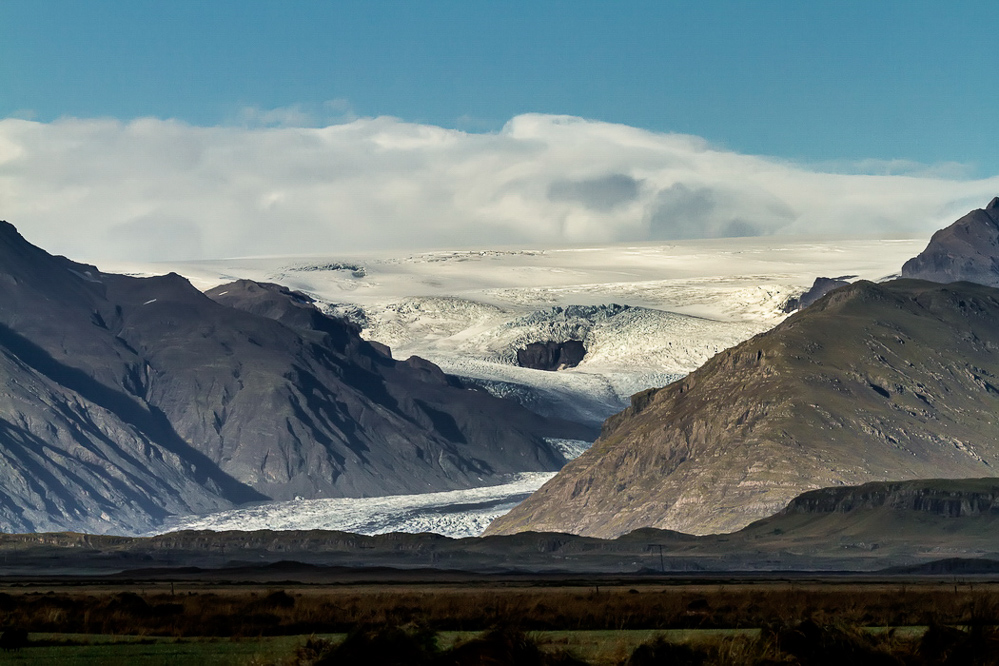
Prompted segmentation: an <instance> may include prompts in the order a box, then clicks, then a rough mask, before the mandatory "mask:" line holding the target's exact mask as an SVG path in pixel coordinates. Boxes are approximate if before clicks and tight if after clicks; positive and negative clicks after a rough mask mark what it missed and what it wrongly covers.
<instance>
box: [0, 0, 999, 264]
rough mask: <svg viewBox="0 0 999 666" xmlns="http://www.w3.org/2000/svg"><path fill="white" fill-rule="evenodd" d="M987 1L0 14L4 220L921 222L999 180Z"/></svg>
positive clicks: (52, 4) (441, 4) (94, 252)
mask: <svg viewBox="0 0 999 666" xmlns="http://www.w3.org/2000/svg"><path fill="white" fill-rule="evenodd" d="M993 15H994V6H993V5H992V4H991V3H987V2H949V3H942V2H922V1H920V0H908V1H906V2H892V1H882V2H852V1H849V0H845V1H836V2H831V1H830V2H823V1H818V0H817V1H814V2H790V1H786V2H776V1H768V0H759V1H754V2H735V1H730V2H719V1H703V2H697V3H694V2H665V1H659V2H628V1H626V0H624V1H622V2H589V1H584V0H575V1H573V2H544V1H537V0H536V1H534V2H519V1H508V2H445V1H426V2H372V1H371V0H368V1H367V2H351V1H349V0H342V1H339V2H318V1H317V2H304V1H303V2H293V3H278V2H260V1H256V0H241V1H239V2H229V1H227V0H213V2H203V1H198V2H191V1H185V0H174V1H172V2H161V1H156V2H150V1H146V0H129V1H128V2H124V1H114V2H107V1H102V0H88V2H78V1H76V0H30V1H26V0H0V219H3V218H5V219H7V220H8V221H10V222H12V223H13V224H15V226H18V228H19V229H21V230H22V232H24V233H25V234H26V235H27V236H28V237H29V239H30V240H32V241H34V242H38V243H40V244H43V245H45V246H46V247H48V248H49V249H53V250H55V251H59V252H63V253H69V254H74V256H78V257H80V258H82V259H92V260H96V259H99V258H103V257H107V258H129V257H133V258H141V259H182V258H207V257H215V256H221V255H227V256H231V255H234V254H260V253H266V252H287V253H304V252H309V251H314V250H317V249H322V250H327V249H328V251H338V250H343V251H346V250H367V249H378V248H383V247H384V248H390V247H391V248H409V247H436V246H442V245H461V246H468V245H474V244H476V243H480V244H481V243H489V244H495V243H530V242H533V243H548V244H557V243H576V242H612V241H630V240H658V239H670V238H683V237H690V236H695V235H702V236H705V235H706V236H732V235H759V234H781V233H806V232H821V233H843V234H847V233H854V234H856V233H872V234H881V235H885V234H925V233H928V232H929V231H931V230H932V229H933V228H936V226H938V225H940V224H941V223H942V222H945V221H947V220H948V219H953V217H952V216H954V215H957V214H960V213H963V212H966V211H967V210H968V209H970V208H974V207H979V206H983V205H984V204H985V203H987V202H988V200H989V199H991V197H992V196H994V195H995V194H999V181H997V176H999V151H996V150H995V146H996V143H997V141H996V140H997V139H999V136H997V134H999V132H997V130H996V127H997V126H996V123H995V112H996V109H999V86H997V85H996V78H997V75H996V72H999V50H997V49H995V48H994V39H992V38H991V37H990V30H989V26H990V25H991V24H992V23H993V22H994V16H993ZM70 219H72V220H73V222H72V223H70V222H69V220H70Z"/></svg>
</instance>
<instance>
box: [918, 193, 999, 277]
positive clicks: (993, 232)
mask: <svg viewBox="0 0 999 666" xmlns="http://www.w3.org/2000/svg"><path fill="white" fill-rule="evenodd" d="M902 277H906V278H915V279H918V280H930V281H931V282H961V281H965V282H975V283H977V284H984V285H988V286H990V287H999V197H996V198H994V199H992V201H991V202H989V205H988V206H986V207H985V208H984V209H981V208H980V209H978V210H973V211H971V212H970V213H968V214H967V215H965V216H964V217H962V218H961V219H960V220H958V221H957V222H955V223H954V224H952V225H950V226H949V227H947V228H946V229H941V230H940V231H938V232H936V233H935V234H933V237H932V238H931V239H930V243H929V245H927V246H926V249H925V250H923V251H922V252H921V253H920V254H919V255H918V256H916V257H913V258H912V259H910V260H909V261H907V262H905V265H904V266H902Z"/></svg>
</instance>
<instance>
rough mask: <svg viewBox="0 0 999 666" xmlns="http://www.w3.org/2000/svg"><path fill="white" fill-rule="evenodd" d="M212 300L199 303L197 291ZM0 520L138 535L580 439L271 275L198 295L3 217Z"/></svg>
mask: <svg viewBox="0 0 999 666" xmlns="http://www.w3.org/2000/svg"><path fill="white" fill-rule="evenodd" d="M213 299H214V300H213ZM0 382H2V383H0V387H2V389H0V475H2V478H3V479H4V484H3V487H2V488H0V529H2V530H5V531H15V530H24V531H30V530H50V529H83V530H87V531H91V532H108V531H121V530H136V529H143V528H145V527H147V526H149V525H150V524H152V523H155V522H156V521H157V520H158V519H159V518H160V517H162V516H164V515H167V514H171V513H197V512H204V511H208V510H213V509H218V508H224V507H228V506H231V505H232V504H238V503H242V502H246V501H260V500H265V499H268V498H273V499H289V498H291V497H294V496H296V495H300V496H303V497H335V496H362V495H381V494H396V493H410V492H429V491H436V490H450V489H455V488H464V487H471V486H476V485H482V484H485V483H490V482H496V481H499V480H500V476H501V475H504V474H508V473H512V472H520V471H543V470H552V471H554V470H556V469H558V468H559V467H560V466H561V464H562V463H563V462H564V461H563V459H562V457H561V455H560V454H559V453H558V452H557V450H555V449H554V448H553V447H552V446H551V445H549V444H548V443H546V442H545V441H544V439H543V438H544V437H569V438H586V437H587V435H588V433H587V431H586V429H585V428H583V427H581V426H577V425H575V424H570V423H564V422H554V421H551V420H546V419H543V418H542V417H539V416H537V415H535V414H533V413H532V412H529V411H527V410H524V409H522V408H520V407H518V406H516V405H514V404H512V403H508V402H507V401H503V400H500V399H497V398H494V397H492V396H490V395H488V394H486V393H484V392H482V391H477V390H470V389H467V388H465V387H463V386H462V385H461V384H460V382H458V380H456V379H455V378H453V377H449V376H446V375H444V374H443V373H442V372H441V371H440V369H439V368H437V367H436V366H434V365H433V364H431V363H429V362H427V361H423V360H422V359H417V358H412V359H410V360H408V361H406V362H397V361H393V360H392V359H391V358H389V357H388V356H386V355H385V353H384V351H379V350H378V349H376V348H375V347H373V346H372V345H369V344H368V343H366V342H364V341H363V340H362V339H361V338H360V337H359V336H358V331H357V330H356V328H354V327H353V326H351V325H349V324H347V323H344V322H341V321H338V320H334V319H331V318H329V317H326V316H324V315H323V314H322V313H321V312H319V311H318V310H317V309H316V308H315V307H314V306H313V305H312V304H311V303H310V302H309V299H308V298H307V297H305V296H303V295H301V294H297V293H295V292H291V291H288V290H286V289H283V288H281V287H277V286H276V285H260V284H257V283H252V282H238V283H235V284H233V285H229V286H228V288H225V287H223V288H219V289H216V290H213V293H212V297H211V298H210V297H209V296H206V295H205V294H202V293H201V292H199V291H198V290H197V289H195V288H194V287H193V286H191V285H190V283H188V282H187V281H186V280H184V279H183V278H181V277H180V276H178V275H174V274H171V275H166V276H162V277H156V278H145V279H140V278H132V277H127V276H122V275H111V274H105V273H101V272H100V271H98V270H97V269H96V268H95V267H93V266H88V265H84V264H77V263H74V262H72V261H69V260H67V259H65V258H62V257H53V256H51V255H48V254H47V253H45V252H44V251H42V250H40V249H39V248H36V247H34V246H32V245H30V244H29V243H27V242H26V241H25V240H24V239H23V238H21V237H20V235H18V234H17V232H16V230H15V229H14V228H13V227H12V226H11V225H9V224H7V223H0Z"/></svg>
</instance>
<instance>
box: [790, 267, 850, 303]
mask: <svg viewBox="0 0 999 666" xmlns="http://www.w3.org/2000/svg"><path fill="white" fill-rule="evenodd" d="M855 277H857V276H856V275H844V276H842V277H835V278H827V277H817V278H815V281H814V282H813V283H812V286H811V287H810V288H809V289H808V291H806V292H805V293H804V294H802V295H801V296H799V297H797V298H791V299H788V301H787V303H785V304H784V308H783V310H784V312H795V311H797V310H804V309H805V308H807V307H808V306H809V305H811V304H812V303H814V302H815V301H817V300H819V299H820V298H822V297H823V296H825V295H826V294H828V293H829V292H830V291H832V290H833V289H839V288H840V287H845V286H846V285H848V284H850V282H849V280H850V279H852V278H855Z"/></svg>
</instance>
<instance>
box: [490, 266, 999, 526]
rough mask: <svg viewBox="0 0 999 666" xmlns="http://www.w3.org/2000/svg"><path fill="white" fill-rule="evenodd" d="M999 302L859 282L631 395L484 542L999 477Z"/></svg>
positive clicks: (729, 521)
mask: <svg viewBox="0 0 999 666" xmlns="http://www.w3.org/2000/svg"><path fill="white" fill-rule="evenodd" d="M997 350H999V291H997V290H994V289H991V288H988V287H984V286H979V285H972V284H967V283H964V284H960V285H947V286H943V285H938V284H933V283H929V282H921V281H914V280H897V281H894V282H889V283H884V284H880V285H878V284H872V283H870V282H864V281H861V282H857V283H855V284H852V285H849V286H846V287H843V288H841V289H838V290H836V291H834V292H832V293H830V294H828V295H827V296H826V297H825V298H823V299H821V300H819V301H818V302H817V303H815V304H813V305H812V306H811V307H809V308H808V309H806V310H803V311H801V312H799V313H797V314H795V315H792V316H791V317H789V318H788V319H786V320H785V321H784V322H783V323H781V324H780V325H778V326H777V327H776V328H774V329H773V330H771V331H769V332H767V333H763V334H761V335H758V336H756V337H755V338H752V339H750V340H748V341H746V342H744V343H742V344H740V345H737V346H736V347H733V348H731V349H728V350H726V351H724V352H722V353H720V354H718V355H717V356H715V357H714V358H712V359H711V360H710V361H708V362H707V363H706V364H705V365H704V366H702V367H701V368H699V369H698V370H696V371H695V372H693V373H691V374H690V375H689V376H688V377H687V378H685V379H683V380H680V381H678V382H676V383H674V384H671V385H669V386H667V387H665V388H662V389H658V390H653V391H649V392H645V393H643V394H639V395H638V396H636V397H635V399H633V404H632V406H631V407H630V408H628V409H626V410H625V411H624V412H622V413H620V414H618V415H615V416H613V417H611V418H610V419H608V420H607V422H606V423H605V424H604V427H603V432H602V434H601V437H600V438H599V439H598V440H597V442H596V443H595V444H594V445H593V447H592V448H591V449H590V450H589V451H587V452H586V453H584V454H583V455H582V456H580V457H579V458H578V459H576V460H575V461H573V462H572V463H570V464H569V465H567V466H566V468H565V469H563V470H562V471H561V472H560V473H559V474H558V475H557V476H556V477H555V478H554V479H552V480H551V481H550V482H548V483H547V484H546V485H545V486H543V487H542V488H541V489H540V490H538V491H537V492H536V493H534V495H532V496H531V497H530V498H529V499H527V500H526V501H525V502H524V503H522V504H520V505H519V506H518V507H516V508H515V509H514V510H513V511H511V512H510V513H509V514H507V515H506V516H503V517H502V518H500V519H498V520H497V521H495V522H494V523H493V524H492V525H491V526H490V528H489V530H488V532H487V533H494V534H503V533H512V532H517V531H521V530H534V531H560V532H572V533H576V534H584V535H592V536H603V537H609V536H614V535H618V534H624V533H626V532H629V531H631V530H634V529H637V528H640V527H645V526H651V527H657V528H666V529H673V530H679V531H684V532H693V533H698V534H705V533H711V532H727V531H732V530H735V529H738V528H740V527H742V526H744V525H746V524H747V523H749V522H750V521H753V520H756V519H758V518H761V517H763V516H766V515H768V514H771V513H773V512H775V511H778V510H780V509H781V508H783V507H784V506H785V505H786V504H787V503H788V502H789V501H790V500H791V499H793V498H794V497H795V496H797V495H798V494H800V493H801V492H803V491H806V490H809V489H813V488H818V487H823V486H836V485H856V484H861V483H865V482H868V481H874V480H887V479H903V480H904V479H916V478H938V477H947V478H967V477H982V476H992V475H994V474H996V470H997V469H999V427H997V426H996V421H995V414H996V413H997V412H999V355H997V353H996V351H997Z"/></svg>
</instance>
